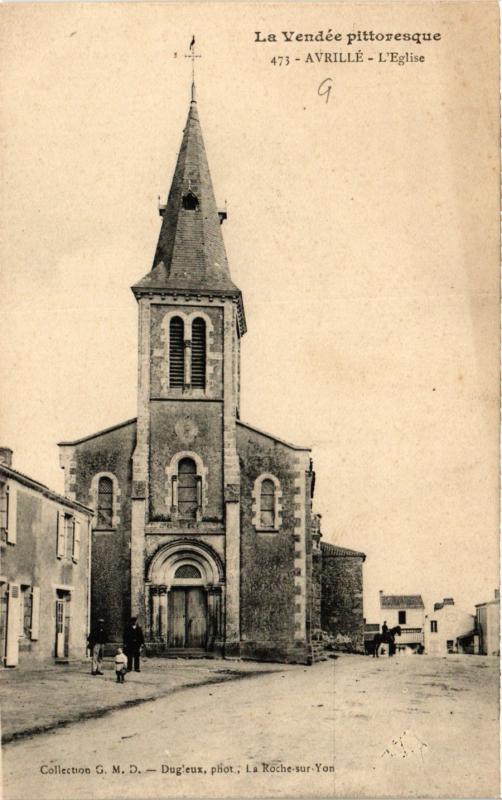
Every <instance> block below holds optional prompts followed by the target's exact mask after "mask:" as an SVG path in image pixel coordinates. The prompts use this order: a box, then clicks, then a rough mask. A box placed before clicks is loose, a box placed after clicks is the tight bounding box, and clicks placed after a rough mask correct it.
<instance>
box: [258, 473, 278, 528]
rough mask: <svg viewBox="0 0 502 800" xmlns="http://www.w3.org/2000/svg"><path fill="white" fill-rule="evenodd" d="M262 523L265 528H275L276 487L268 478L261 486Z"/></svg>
mask: <svg viewBox="0 0 502 800" xmlns="http://www.w3.org/2000/svg"><path fill="white" fill-rule="evenodd" d="M260 499H261V503H260V511H261V514H260V517H261V518H260V522H261V524H262V525H263V527H264V528H273V527H274V524H275V486H274V483H273V481H271V480H269V479H268V478H266V479H265V480H264V481H263V482H262V484H261V498H260Z"/></svg>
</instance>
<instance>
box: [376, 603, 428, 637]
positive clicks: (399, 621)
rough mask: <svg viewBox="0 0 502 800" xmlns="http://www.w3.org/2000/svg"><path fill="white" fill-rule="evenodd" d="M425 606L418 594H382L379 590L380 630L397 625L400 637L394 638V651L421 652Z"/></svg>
mask: <svg viewBox="0 0 502 800" xmlns="http://www.w3.org/2000/svg"><path fill="white" fill-rule="evenodd" d="M424 617H425V606H424V601H423V600H422V595H420V594H384V592H383V590H380V628H381V626H382V625H383V623H384V622H386V623H387V627H388V628H389V629H390V628H395V627H396V626H398V625H399V627H400V628H401V636H397V637H396V649H397V650H402V649H403V648H408V649H411V650H422V648H423V646H424Z"/></svg>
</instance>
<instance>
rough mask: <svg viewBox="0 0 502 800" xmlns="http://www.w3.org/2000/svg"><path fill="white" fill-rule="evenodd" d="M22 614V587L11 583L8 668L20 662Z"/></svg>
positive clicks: (8, 616)
mask: <svg viewBox="0 0 502 800" xmlns="http://www.w3.org/2000/svg"><path fill="white" fill-rule="evenodd" d="M20 613H21V610H20V587H19V584H18V583H11V584H10V586H9V599H8V602H7V645H6V648H5V665H6V666H7V667H15V666H16V665H17V664H18V662H19V623H20V618H19V615H20Z"/></svg>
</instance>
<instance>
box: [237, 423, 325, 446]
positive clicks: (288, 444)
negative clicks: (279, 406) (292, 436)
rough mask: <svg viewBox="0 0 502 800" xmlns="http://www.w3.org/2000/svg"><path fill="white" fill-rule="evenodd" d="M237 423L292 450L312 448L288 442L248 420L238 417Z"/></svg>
mask: <svg viewBox="0 0 502 800" xmlns="http://www.w3.org/2000/svg"><path fill="white" fill-rule="evenodd" d="M235 423H236V425H238V426H240V427H241V428H247V430H249V431H253V433H258V434H259V435H260V436H266V438H267V439H272V441H274V442H278V444H283V445H284V446H285V447H290V448H291V449H292V450H307V451H310V450H312V448H311V447H302V446H301V445H299V444H291V442H286V441H285V440H284V439H279V437H278V436H274V435H273V434H272V433H267V432H266V431H262V430H260V428H256V427H255V426H254V425H249V423H248V422H243V421H242V420H241V419H236V420H235Z"/></svg>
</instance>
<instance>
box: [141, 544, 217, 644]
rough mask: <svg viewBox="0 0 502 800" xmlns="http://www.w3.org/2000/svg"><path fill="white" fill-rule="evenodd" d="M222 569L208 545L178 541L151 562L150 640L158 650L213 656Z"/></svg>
mask: <svg viewBox="0 0 502 800" xmlns="http://www.w3.org/2000/svg"><path fill="white" fill-rule="evenodd" d="M222 587H223V567H222V564H221V561H220V559H219V558H218V556H217V555H216V554H215V553H214V552H213V551H212V549H211V548H210V547H208V546H207V545H202V544H200V543H191V542H187V541H186V540H182V541H180V540H178V541H177V542H173V543H171V544H169V545H166V546H164V547H162V548H161V549H160V550H159V551H158V552H157V553H156V554H155V556H154V557H153V559H152V561H151V563H150V568H149V570H148V579H147V584H146V597H145V601H146V610H147V635H148V638H149V640H150V642H151V643H154V644H155V645H156V648H155V649H160V650H167V651H173V652H176V653H177V652H182V653H183V652H187V651H199V650H214V649H215V647H217V645H218V642H219V641H220V640H221V633H222Z"/></svg>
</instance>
